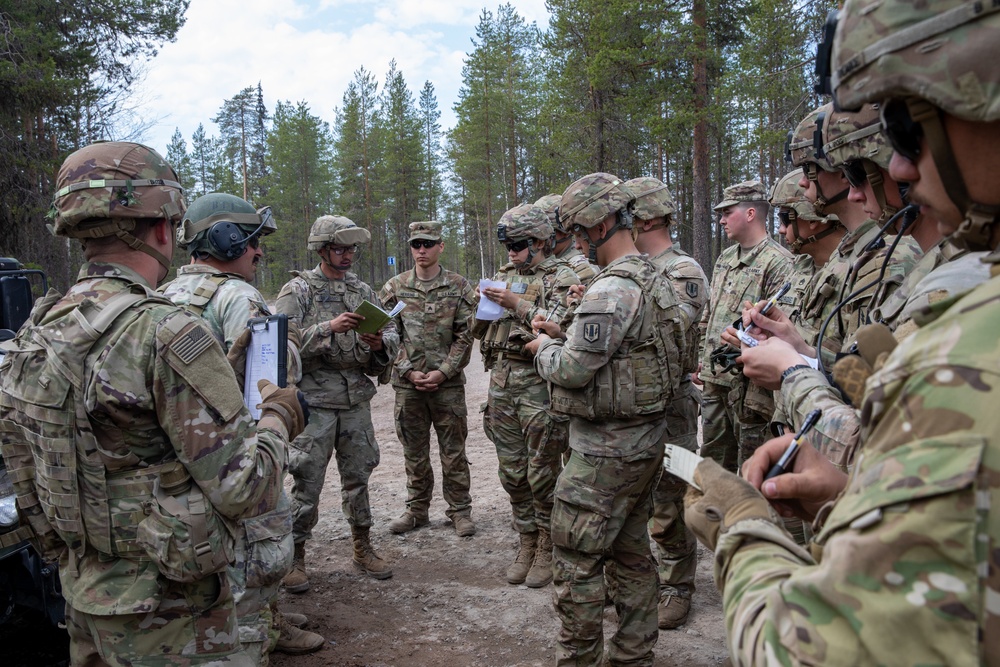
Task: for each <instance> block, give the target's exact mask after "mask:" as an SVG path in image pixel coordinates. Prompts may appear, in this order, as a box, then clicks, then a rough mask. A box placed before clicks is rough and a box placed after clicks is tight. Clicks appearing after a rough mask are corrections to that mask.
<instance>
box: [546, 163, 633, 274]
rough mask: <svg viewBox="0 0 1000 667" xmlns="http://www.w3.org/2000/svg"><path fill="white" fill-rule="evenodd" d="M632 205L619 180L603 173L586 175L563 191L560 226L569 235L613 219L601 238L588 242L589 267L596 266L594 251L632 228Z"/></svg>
mask: <svg viewBox="0 0 1000 667" xmlns="http://www.w3.org/2000/svg"><path fill="white" fill-rule="evenodd" d="M634 206H635V195H634V194H632V191H631V190H629V189H628V187H627V186H626V185H625V183H623V182H622V180H621V179H620V178H618V177H617V176H614V175H612V174H607V173H604V172H600V171H599V172H596V173H593V174H588V175H586V176H584V177H583V178H581V179H579V180H576V181H574V182H573V183H571V184H570V186H569V187H568V188H566V191H565V192H563V195H562V201H561V202H560V204H559V217H560V218H562V221H563V225H565V227H566V229H568V230H570V231H571V232H575V231H577V228H579V229H590V228H591V227H596V226H597V225H598V224H600V223H601V222H603V221H604V220H606V219H607V218H608V217H609V216H612V215H613V216H615V224H614V225H613V226H612V227H611V228H610V229H609V230H608V232H607V234H606V235H605V236H604V238H602V239H598V240H597V241H590V240H589V238H588V237H584V238H585V239H586V242H587V244H588V245H589V246H590V251H589V252H588V253H587V259H589V260H590V263H591V264H596V263H597V249H598V248H599V247H601V246H602V245H604V243H605V242H606V241H607V240H608V239H610V238H611V237H612V236H614V235H615V234H616V233H617V232H618V231H619V230H622V229H625V230H630V229H632V215H633V214H632V209H633V207H634Z"/></svg>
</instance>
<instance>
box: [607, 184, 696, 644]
mask: <svg viewBox="0 0 1000 667" xmlns="http://www.w3.org/2000/svg"><path fill="white" fill-rule="evenodd" d="M625 187H627V188H628V189H629V190H631V191H632V194H633V195H635V208H634V211H633V213H634V216H635V221H634V224H633V226H632V238H633V239H634V240H635V247H636V249H637V250H638V251H639V252H641V253H644V254H646V255H649V261H650V262H652V264H653V266H655V267H656V268H658V269H659V270H660V274H661V275H663V277H664V278H666V279H667V281H669V283H670V284H671V286H673V289H674V293H675V294H676V296H677V299H678V301H680V305H681V312H682V313H683V315H684V321H683V323H682V327H683V329H684V331H685V332H686V338H687V343H686V352H687V356H686V358H685V359H684V365H683V367H682V368H681V371H682V374H681V379H680V386H679V389H678V391H677V395H676V396H675V397H674V399H673V400H672V401H671V402H670V405H669V406H668V407H667V413H666V419H667V428H666V432H665V433H664V442H665V443H671V444H674V445H679V446H681V447H684V448H686V449H689V450H690V451H692V452H694V451H697V449H698V413H699V412H700V411H701V392H700V391H699V390H698V389H696V388H695V386H694V384H693V383H692V382H691V374H692V373H696V372H697V371H698V342H699V339H700V337H701V328H700V326H699V325H700V323H701V316H702V313H703V312H704V309H705V306H706V305H707V303H708V278H707V277H706V276H705V272H704V271H702V270H701V266H700V265H699V264H698V262H696V261H695V260H694V259H692V258H691V256H689V255H688V254H687V253H686V252H684V251H683V250H681V249H680V248H678V247H676V246H675V245H674V244H673V241H672V240H671V238H670V225H671V223H672V222H673V214H674V211H675V210H676V208H675V206H674V201H673V198H672V197H671V196H670V190H668V189H667V186H666V185H665V184H664V183H662V182H660V181H659V180H657V179H655V178H650V177H642V178H633V179H632V180H630V181H626V182H625ZM685 488H686V485H685V484H684V482H683V481H682V480H680V479H678V478H676V477H674V476H673V475H671V474H669V473H667V472H666V471H665V470H663V471H660V473H659V475H658V479H657V481H656V485H655V486H654V487H653V519H652V529H651V530H650V536H651V537H652V538H653V541H654V542H655V543H656V561H657V572H658V575H659V580H660V597H659V603H658V604H657V624H658V626H659V628H660V629H661V630H667V629H672V628H676V627H678V626H680V625H683V624H684V622H685V621H686V620H687V615H688V611H689V610H690V608H691V596H692V595H693V594H694V574H695V570H696V569H697V567H698V543H697V542H696V541H695V539H694V535H692V534H691V531H689V530H688V529H687V528H686V527H685V526H684V512H683V509H684V508H683V505H682V504H681V501H682V499H683V498H684V489H685Z"/></svg>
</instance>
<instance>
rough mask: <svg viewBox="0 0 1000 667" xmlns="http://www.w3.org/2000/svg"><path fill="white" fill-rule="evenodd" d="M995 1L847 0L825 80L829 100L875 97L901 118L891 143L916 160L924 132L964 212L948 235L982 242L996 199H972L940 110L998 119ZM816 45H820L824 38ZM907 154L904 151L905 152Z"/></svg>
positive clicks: (971, 243)
mask: <svg viewBox="0 0 1000 667" xmlns="http://www.w3.org/2000/svg"><path fill="white" fill-rule="evenodd" d="M998 10H1000V6H998V3H996V2H966V1H962V0H928V1H927V2H920V3H915V2H907V1H906V0H883V2H879V3H870V2H864V3H863V2H857V1H856V0H848V2H847V3H846V4H845V5H844V8H843V9H842V10H841V12H840V13H839V18H838V20H837V22H838V25H837V29H836V32H835V35H834V38H833V44H832V57H831V58H830V59H829V62H830V72H829V73H830V83H831V88H832V92H833V94H834V95H835V97H836V100H837V103H838V104H839V105H840V106H841V107H843V108H845V109H856V108H858V107H859V106H860V105H862V104H863V103H865V102H876V103H879V104H881V105H882V115H883V118H885V119H887V120H888V119H890V118H899V119H900V120H901V121H902V120H903V119H905V121H903V122H901V123H900V124H901V125H906V126H907V127H906V131H905V132H901V133H894V132H893V127H892V126H893V125H894V123H889V122H887V123H886V127H887V132H886V133H887V135H888V137H889V139H890V141H891V142H892V144H893V146H894V148H895V149H896V150H897V151H899V152H900V153H901V154H903V155H904V156H907V157H911V158H915V156H916V154H917V153H919V150H920V142H919V139H920V136H921V135H922V136H923V137H924V138H925V139H926V145H927V147H928V149H929V150H930V152H931V156H932V157H933V159H934V163H935V165H936V167H937V171H938V173H939V174H940V177H941V181H942V183H943V184H944V187H945V191H946V192H947V193H948V196H949V197H950V198H951V200H952V201H953V202H954V203H955V205H956V206H957V207H958V210H959V211H960V212H961V213H962V215H963V218H964V220H963V222H962V224H961V226H960V227H959V228H958V230H957V231H956V232H955V233H954V234H952V236H951V239H952V241H954V242H956V243H958V244H960V245H964V246H966V247H968V248H970V249H990V248H991V241H990V238H991V235H992V230H993V227H994V226H995V225H996V223H997V221H998V219H1000V206H987V205H983V204H978V203H976V202H974V201H972V199H971V197H970V196H969V194H968V189H967V187H966V184H965V180H964V178H963V177H962V174H961V173H960V171H959V170H958V167H957V166H956V162H955V156H954V153H953V152H952V149H951V144H950V143H949V140H948V137H947V134H946V133H945V131H944V123H943V120H942V118H941V111H944V112H946V113H948V114H950V115H952V116H955V117H956V118H961V119H964V120H967V121H971V122H979V123H988V122H992V121H996V120H998V119H1000V77H997V75H996V62H997V59H998V58H1000V11H998ZM821 50H822V51H824V52H827V48H826V45H822V46H821ZM908 154H909V155H908Z"/></svg>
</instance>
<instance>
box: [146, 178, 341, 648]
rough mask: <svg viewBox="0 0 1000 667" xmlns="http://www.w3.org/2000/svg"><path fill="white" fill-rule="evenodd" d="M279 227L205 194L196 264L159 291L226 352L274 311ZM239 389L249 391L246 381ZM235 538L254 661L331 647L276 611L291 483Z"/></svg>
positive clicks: (289, 546)
mask: <svg viewBox="0 0 1000 667" xmlns="http://www.w3.org/2000/svg"><path fill="white" fill-rule="evenodd" d="M276 229H277V226H276V225H275V223H274V217H273V216H272V215H271V209H270V208H263V209H261V210H259V211H256V210H254V207H253V206H251V205H250V203H249V202H247V201H245V200H243V199H240V198H239V197H236V196H233V195H230V194H224V193H221V192H213V193H210V194H207V195H204V196H202V197H199V198H198V200H197V201H195V202H194V204H192V205H191V206H190V207H189V208H188V210H187V211H186V212H185V214H184V218H183V220H181V225H180V227H178V233H177V244H178V245H179V246H181V247H182V248H184V249H186V250H187V251H188V253H190V255H191V263H190V264H187V265H185V266H182V267H181V268H180V269H178V270H177V278H176V279H175V280H173V281H172V282H169V283H167V284H166V285H163V286H162V287H161V288H160V289H159V291H160V293H161V294H163V295H164V296H165V297H167V298H168V299H170V300H171V301H173V302H174V303H175V304H177V305H178V306H183V307H184V308H186V309H187V310H188V311H190V312H192V313H194V314H195V315H198V316H200V317H201V318H202V319H203V320H204V321H205V324H206V326H207V327H208V329H209V330H210V331H211V332H212V334H213V335H214V336H215V338H216V340H218V341H219V343H220V344H221V345H222V349H223V350H225V351H226V352H227V353H228V352H230V351H231V350H232V348H233V345H234V344H235V343H236V341H237V339H239V338H240V336H241V335H243V334H244V332H245V331H246V329H247V320H249V319H251V318H254V317H263V316H267V315H270V314H271V312H270V310H269V309H268V307H267V304H266V303H264V297H262V296H261V294H260V292H258V291H257V288H255V287H254V286H253V285H251V284H250V282H251V281H252V280H253V279H254V276H256V274H257V263H258V262H259V261H260V258H261V257H263V255H264V252H263V250H262V249H261V239H262V238H263V237H264V236H266V235H268V234H272V233H274V231H275V230H276ZM293 338H294V336H293ZM298 355H299V352H298V347H297V346H296V344H295V343H294V342H293V341H292V340H290V341H289V344H288V359H289V362H290V363H289V366H290V367H291V372H290V373H289V376H288V380H289V381H290V382H292V383H297V382H298V381H299V379H300V378H301V363H300V362H298V361H296V360H297V359H298ZM244 358H245V357H244ZM237 379H239V378H237ZM237 387H240V388H241V389H242V383H239V382H238V383H237ZM250 536H253V539H252V540H251V539H249V538H250ZM235 538H236V551H235V559H234V561H233V563H232V564H231V565H230V566H229V583H230V585H231V586H232V589H233V598H234V599H235V600H236V615H237V617H238V618H239V624H240V643H241V644H243V648H244V649H245V650H246V652H247V655H249V656H250V657H251V658H253V660H254V662H255V664H258V665H267V662H268V660H267V654H268V651H269V650H272V649H273V650H275V651H279V652H281V653H290V654H301V653H312V652H313V651H318V650H319V649H321V648H322V647H323V644H324V642H325V640H324V639H323V637H322V636H321V635H318V634H316V633H315V632H308V631H305V630H301V629H300V628H299V627H297V626H301V625H304V624H305V623H307V622H308V619H306V618H305V617H304V616H302V615H301V614H282V613H281V612H280V611H278V609H277V602H278V587H279V584H280V583H281V579H282V578H283V577H284V576H285V575H286V574H288V573H289V572H290V571H291V569H292V550H293V548H294V547H293V543H292V508H291V503H290V502H289V500H288V494H286V493H285V492H284V484H282V493H281V498H280V499H279V501H278V507H277V508H276V509H275V510H274V511H272V512H268V513H266V514H261V515H260V516H256V517H253V518H251V519H243V520H241V521H240V522H239V525H238V531H237V532H236V535H235Z"/></svg>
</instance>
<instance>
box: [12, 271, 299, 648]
mask: <svg viewBox="0 0 1000 667" xmlns="http://www.w3.org/2000/svg"><path fill="white" fill-rule="evenodd" d="M143 289H145V290H148V289H149V288H148V286H147V285H145V284H144V281H143V279H142V278H141V277H140V276H139V275H138V274H136V273H135V272H133V271H132V270H130V269H128V268H126V267H124V266H120V265H115V264H99V263H86V264H84V266H83V267H82V268H81V270H80V274H79V278H78V282H77V283H76V285H74V286H73V287H72V288H71V289H70V290H69V292H68V293H67V295H66V296H65V297H63V298H62V299H61V300H59V302H58V303H56V304H55V305H52V303H51V302H49V303H48V304H47V305H51V306H52V307H51V309H49V310H48V311H47V312H45V313H44V314H42V313H41V312H36V314H35V319H34V320H33V323H34V325H36V326H38V327H43V328H45V327H59V326H65V325H66V323H67V322H68V321H71V320H73V317H72V313H73V312H74V311H76V310H77V309H78V308H79V307H80V304H81V302H83V301H84V299H92V300H95V301H97V302H105V301H108V300H110V299H112V298H114V297H115V296H116V295H119V294H122V293H124V292H127V291H130V290H140V291H141V290H143ZM147 293H148V294H149V296H150V297H151V298H152V297H154V296H155V295H154V294H153V293H152V292H151V291H148V292H147ZM67 318H68V319H67ZM28 331H29V327H26V328H24V329H22V335H25V336H26V335H28ZM196 341H197V344H195V342H196ZM17 356H18V355H17V354H15V353H10V354H8V355H7V356H6V358H5V363H4V366H5V370H4V391H3V394H2V399H0V400H2V406H3V407H2V418H3V421H2V422H0V423H2V429H3V434H2V444H3V453H4V458H5V461H6V462H7V465H8V468H9V469H11V470H15V469H23V470H27V471H30V470H32V469H33V467H34V465H35V463H34V462H33V460H32V452H31V448H30V446H29V445H28V444H27V443H26V442H24V441H22V440H21V439H20V438H19V436H18V433H19V431H18V428H19V427H18V426H16V425H15V423H18V424H24V425H25V426H27V423H26V422H23V421H22V419H23V416H22V415H19V414H18V413H17V412H16V411H15V410H14V409H13V408H12V405H13V402H12V397H11V395H10V391H11V388H12V387H13V386H14V385H13V384H8V383H21V384H22V386H23V384H24V383H25V382H26V381H27V378H26V377H21V376H20V369H15V367H14V366H15V364H17V363H19V362H18V359H17ZM84 367H85V368H87V369H88V370H89V371H90V373H89V375H87V378H86V383H85V385H84V387H83V389H82V390H83V391H84V392H85V401H86V404H87V405H88V406H93V408H92V409H91V412H90V415H89V416H90V421H91V424H90V426H91V427H92V428H93V430H94V435H95V436H96V438H97V441H98V443H99V444H100V446H101V447H102V448H104V449H105V455H102V458H101V460H104V461H115V462H116V465H118V466H120V465H124V466H125V467H126V469H127V467H128V466H132V467H135V468H138V467H139V466H141V465H145V464H156V463H159V462H161V461H163V460H165V459H169V458H172V457H176V459H177V460H178V461H179V462H180V463H181V464H182V465H183V467H184V468H185V469H186V470H187V472H188V473H189V474H190V475H191V479H192V481H193V482H194V483H195V484H196V485H197V487H198V488H199V489H200V490H201V491H202V492H203V493H204V496H205V498H206V499H207V501H208V502H209V503H210V504H211V507H212V508H213V510H214V511H215V512H216V513H218V514H219V515H221V516H223V517H225V518H226V519H227V520H229V521H232V522H236V521H238V520H240V519H243V518H248V517H253V516H256V515H259V514H261V513H265V512H268V511H270V510H272V509H274V508H275V506H276V504H277V502H278V498H279V495H280V491H281V484H280V477H281V471H282V469H283V467H284V462H285V448H286V445H285V441H286V439H287V433H285V432H284V429H283V427H281V428H280V429H279V430H280V432H278V431H274V430H271V429H262V430H259V431H258V430H257V429H256V427H255V424H254V421H253V419H251V417H250V415H249V413H248V412H247V411H246V409H245V408H244V407H243V396H242V393H241V392H240V391H239V389H238V388H237V387H236V382H235V378H234V376H233V373H232V370H231V369H230V368H229V364H228V362H227V360H226V358H225V354H224V353H223V352H222V349H221V348H220V347H219V345H218V344H217V343H216V342H215V341H214V339H213V337H212V334H211V333H210V332H208V331H207V330H206V329H205V328H204V325H203V324H202V323H201V321H200V320H198V319H197V318H195V317H193V316H191V315H189V314H188V313H186V312H184V311H183V310H181V309H179V308H177V307H176V306H173V305H171V304H169V303H168V302H166V301H162V300H157V302H156V303H154V304H152V305H148V302H147V305H139V306H136V307H134V308H133V309H132V310H131V311H128V312H126V314H125V315H123V316H121V317H119V318H118V319H116V320H115V321H114V323H113V324H112V325H111V327H110V328H109V329H108V331H107V332H106V334H105V335H104V337H103V338H101V339H100V340H99V342H98V344H97V345H95V346H94V347H93V348H92V349H91V351H90V353H89V354H88V355H87V357H86V359H85V361H84ZM32 381H34V380H32ZM206 424H207V425H211V426H212V428H206V427H205V425H206ZM81 428H82V426H81ZM109 476H110V474H109ZM23 479H25V482H23V483H19V487H20V488H19V489H18V491H19V493H22V492H23V493H26V494H27V495H28V496H34V495H35V489H34V479H35V476H34V475H33V474H30V475H28V477H26V478H23ZM89 488H90V487H87V488H86V489H84V490H83V491H82V493H83V494H84V497H83V501H84V502H85V503H86V502H88V494H89V493H90V491H89ZM35 507H36V508H37V505H36V506H35ZM111 510H112V518H114V514H113V513H114V512H115V511H117V507H116V506H115V503H112V507H111ZM29 515H31V516H35V515H34V514H33V513H32V512H30V511H29ZM29 518H30V516H29ZM119 518H120V517H119ZM95 527H96V524H91V523H88V524H87V530H88V531H89V530H91V529H92V528H95ZM125 528H130V529H131V530H132V533H133V535H132V538H131V539H132V540H134V539H135V535H134V531H135V525H134V524H131V525H130V526H124V525H123V526H118V527H116V530H119V531H120V530H124V529H125ZM127 539H128V537H127V535H125V534H124V533H121V534H119V535H118V537H117V541H116V544H118V545H119V548H122V549H124V548H125V543H124V542H122V540H127ZM59 574H60V579H61V583H62V590H63V594H64V595H65V597H66V601H67V617H68V619H70V624H69V627H70V632H71V637H72V641H71V643H72V645H73V648H72V651H73V652H74V656H75V657H74V664H86V663H87V659H86V658H84V657H81V656H85V655H90V654H92V653H93V652H94V651H95V650H99V652H100V653H101V655H102V660H103V661H104V662H108V663H113V664H132V662H133V661H135V660H139V661H142V660H143V659H147V658H148V656H151V655H157V656H158V660H159V661H160V663H159V664H164V665H189V664H204V663H206V662H209V661H214V660H221V661H225V660H231V661H235V662H237V663H239V664H247V663H246V661H245V656H243V657H240V658H237V657H236V654H237V653H239V651H240V646H239V642H238V633H237V631H236V616H235V614H234V603H233V597H232V593H231V591H230V588H229V585H228V583H227V581H226V578H225V577H224V576H222V575H221V574H214V575H211V576H208V577H205V578H203V579H200V580H197V581H194V582H191V583H180V582H176V581H170V580H168V579H166V578H165V577H164V576H163V575H162V574H161V573H160V572H159V571H158V569H157V566H156V565H154V563H153V562H151V561H150V560H149V559H148V558H134V557H120V556H117V555H114V554H111V553H101V552H98V551H97V550H96V549H95V548H94V546H93V544H92V543H88V545H87V547H86V549H85V550H84V551H83V553H82V554H81V555H80V556H79V557H75V556H74V557H71V556H70V555H69V552H64V556H63V558H62V559H61V562H60V571H59ZM95 646H96V647H98V649H95V648H94V647H95ZM88 647H89V648H88ZM77 657H79V659H78V660H77Z"/></svg>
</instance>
